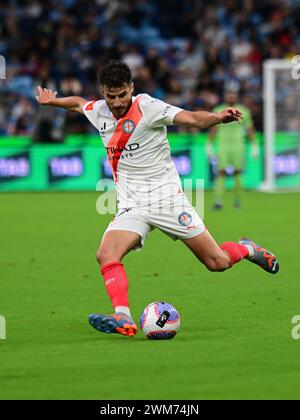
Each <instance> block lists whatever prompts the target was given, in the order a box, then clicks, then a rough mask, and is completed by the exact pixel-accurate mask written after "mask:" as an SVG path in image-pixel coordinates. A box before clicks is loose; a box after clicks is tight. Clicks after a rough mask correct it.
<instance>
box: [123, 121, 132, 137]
mask: <svg viewBox="0 0 300 420" xmlns="http://www.w3.org/2000/svg"><path fill="white" fill-rule="evenodd" d="M122 128H123V131H124V133H126V134H131V133H133V132H134V130H135V123H134V121H132V120H125V121H124V122H123V124H122Z"/></svg>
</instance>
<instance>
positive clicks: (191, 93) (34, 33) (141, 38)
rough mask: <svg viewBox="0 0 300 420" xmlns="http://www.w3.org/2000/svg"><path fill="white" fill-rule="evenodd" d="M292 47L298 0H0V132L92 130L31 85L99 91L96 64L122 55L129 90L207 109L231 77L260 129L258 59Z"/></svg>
mask: <svg viewBox="0 0 300 420" xmlns="http://www.w3.org/2000/svg"><path fill="white" fill-rule="evenodd" d="M299 51H300V0H290V1H288V0H285V1H283V0H263V1H261V2H254V0H240V1H239V0H210V1H209V2H208V1H204V0H184V1H182V0H163V1H162V0H148V1H147V0H89V1H87V0H39V1H37V0H1V8H0V54H1V55H3V56H4V57H5V58H6V62H7V74H6V80H1V81H0V135H15V134H17V135H32V136H34V138H35V139H36V140H37V141H38V140H43V141H53V140H54V141H55V140H56V141H60V140H62V139H63V137H64V136H65V135H67V134H71V133H89V132H93V127H92V126H91V125H90V124H89V123H88V121H87V120H85V118H84V117H82V116H81V115H78V114H73V113H66V112H64V111H61V110H57V109H54V108H43V107H38V106H37V104H36V102H35V94H36V93H35V88H36V86H37V85H42V86H44V87H48V88H52V89H54V90H56V91H58V96H60V95H61V96H68V95H79V96H83V97H85V98H87V99H96V98H99V96H100V92H99V87H98V81H97V73H98V70H99V68H100V67H101V66H102V65H103V64H104V63H105V62H106V61H108V60H109V59H110V58H120V59H122V60H124V61H126V62H127V63H128V64H129V66H130V67H131V69H132V71H133V76H134V81H135V87H136V93H140V92H146V93H149V94H150V95H152V96H154V97H157V98H160V99H163V100H165V101H167V102H169V103H171V104H174V105H177V106H182V107H184V108H186V109H193V110H195V109H208V110H209V109H212V108H213V107H214V106H215V105H216V104H217V103H219V102H221V101H222V99H223V92H224V89H225V88H226V87H228V86H234V87H235V88H236V89H238V90H239V93H240V99H241V102H242V103H243V104H245V105H246V106H248V107H249V108H250V109H251V111H252V113H253V116H254V122H255V127H256V129H257V130H261V129H262V62H263V60H265V59H267V58H291V57H292V56H294V55H297V54H299Z"/></svg>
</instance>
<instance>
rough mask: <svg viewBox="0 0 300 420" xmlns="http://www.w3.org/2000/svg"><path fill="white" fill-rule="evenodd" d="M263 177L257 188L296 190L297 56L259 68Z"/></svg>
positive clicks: (299, 180)
mask: <svg viewBox="0 0 300 420" xmlns="http://www.w3.org/2000/svg"><path fill="white" fill-rule="evenodd" d="M263 85H264V91H263V102H264V146H265V147H264V152H265V177H264V182H263V184H262V185H261V188H260V189H261V190H262V191H266V192H272V191H278V190H279V191H280V190H283V189H296V190H300V56H296V57H294V58H293V59H292V60H280V59H276V60H266V61H265V62H264V68H263Z"/></svg>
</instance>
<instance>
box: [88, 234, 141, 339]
mask: <svg viewBox="0 0 300 420" xmlns="http://www.w3.org/2000/svg"><path fill="white" fill-rule="evenodd" d="M140 240H141V238H140V235H138V234H137V233H134V232H128V231H123V230H112V231H108V232H107V233H106V234H105V236H104V237H103V239H102V242H101V244H100V247H99V249H98V251H97V261H98V263H99V265H100V266H101V273H102V275H103V277H104V282H105V286H106V290H107V293H108V295H109V297H110V299H111V301H112V305H113V307H114V310H115V314H112V315H103V314H91V315H90V316H89V322H90V324H91V325H92V326H93V327H94V328H95V329H96V330H98V331H101V332H106V333H119V334H122V335H126V336H134V335H135V334H136V332H137V327H136V325H135V323H134V321H133V319H132V317H131V314H130V309H129V303H128V279H127V275H126V271H125V269H124V266H123V264H122V263H121V261H122V259H123V257H124V256H125V255H126V254H127V253H128V252H130V251H131V250H132V249H133V248H135V247H136V246H137V245H138V244H139V243H140Z"/></svg>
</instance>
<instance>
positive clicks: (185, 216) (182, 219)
mask: <svg viewBox="0 0 300 420" xmlns="http://www.w3.org/2000/svg"><path fill="white" fill-rule="evenodd" d="M192 221H193V218H192V216H191V215H190V214H189V213H187V212H186V211H184V212H183V213H181V214H180V215H179V216H178V222H179V223H180V224H181V226H189V225H190V224H191V223H192Z"/></svg>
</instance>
